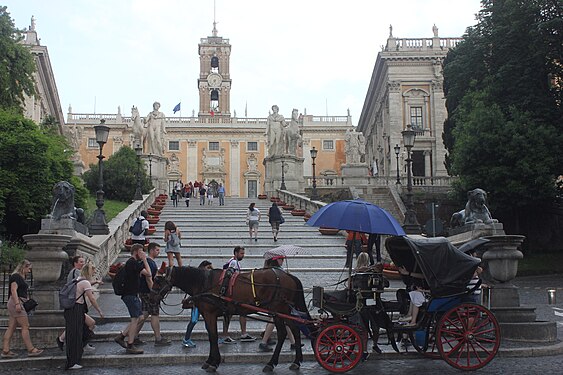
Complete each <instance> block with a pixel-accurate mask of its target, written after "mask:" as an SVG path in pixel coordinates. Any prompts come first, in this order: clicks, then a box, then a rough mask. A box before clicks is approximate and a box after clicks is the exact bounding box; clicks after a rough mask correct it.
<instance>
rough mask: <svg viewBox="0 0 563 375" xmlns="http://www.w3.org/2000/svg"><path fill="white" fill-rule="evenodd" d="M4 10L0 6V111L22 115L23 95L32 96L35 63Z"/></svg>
mask: <svg viewBox="0 0 563 375" xmlns="http://www.w3.org/2000/svg"><path fill="white" fill-rule="evenodd" d="M22 39H23V36H22V33H21V31H20V30H18V29H16V27H15V25H14V21H13V20H12V18H11V17H10V13H8V11H7V8H6V7H5V6H0V61H1V63H0V88H2V89H1V90H0V108H4V109H7V108H13V109H14V110H17V111H18V112H20V113H23V106H22V104H23V102H24V94H25V95H28V96H31V95H34V94H35V86H34V79H33V72H35V69H36V68H35V61H34V59H33V56H32V55H31V53H30V51H29V49H28V48H27V47H26V46H24V45H23V44H21V43H19V42H20V41H21V40H22Z"/></svg>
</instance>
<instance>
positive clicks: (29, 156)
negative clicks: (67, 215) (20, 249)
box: [0, 109, 73, 237]
mask: <svg viewBox="0 0 563 375" xmlns="http://www.w3.org/2000/svg"><path fill="white" fill-rule="evenodd" d="M16 112H17V111H16V110H15V109H12V110H10V111H6V110H2V109H0V224H2V225H3V227H4V228H3V229H4V231H5V232H7V234H8V236H9V237H10V236H12V237H19V236H20V235H21V234H25V233H30V232H34V231H36V230H38V229H39V221H40V219H41V217H43V216H44V215H45V214H47V213H48V212H49V210H50V207H51V190H52V189H53V186H54V184H55V183H57V182H58V181H61V180H69V179H70V178H71V176H72V168H73V167H72V163H71V161H70V160H69V155H68V154H67V153H65V149H68V148H69V146H68V144H67V141H66V140H65V139H64V137H62V136H60V135H58V134H57V133H56V131H55V130H54V129H52V128H40V127H39V126H38V125H37V124H35V123H34V122H33V121H31V120H29V119H26V118H25V117H23V116H22V115H21V114H19V113H16Z"/></svg>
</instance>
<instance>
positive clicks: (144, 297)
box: [139, 293, 160, 316]
mask: <svg viewBox="0 0 563 375" xmlns="http://www.w3.org/2000/svg"><path fill="white" fill-rule="evenodd" d="M150 296H151V295H150V293H139V298H140V299H141V305H142V307H141V309H142V310H143V311H146V312H148V313H149V315H152V316H158V314H159V313H160V303H158V302H157V303H152V302H151V299H150Z"/></svg>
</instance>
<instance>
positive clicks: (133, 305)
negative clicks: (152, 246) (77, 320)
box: [114, 244, 151, 354]
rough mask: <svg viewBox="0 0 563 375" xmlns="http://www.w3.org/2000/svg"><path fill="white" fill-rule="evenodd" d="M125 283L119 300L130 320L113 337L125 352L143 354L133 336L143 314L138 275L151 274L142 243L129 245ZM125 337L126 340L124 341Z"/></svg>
mask: <svg viewBox="0 0 563 375" xmlns="http://www.w3.org/2000/svg"><path fill="white" fill-rule="evenodd" d="M124 267H125V271H124V272H125V284H124V288H123V295H122V296H121V300H122V301H123V303H124V304H125V306H126V307H127V310H128V312H129V316H130V317H131V321H130V322H129V324H128V325H127V327H125V329H124V330H123V331H122V332H120V333H119V335H117V337H116V338H115V339H114V341H115V342H116V343H118V344H119V345H121V346H122V347H123V348H124V349H125V350H126V352H127V354H143V352H144V351H143V349H140V348H137V346H135V343H134V342H135V337H137V334H138V333H139V332H138V331H137V329H138V327H139V317H140V316H141V315H142V314H143V311H142V306H141V300H140V299H139V289H140V287H141V279H140V276H148V275H150V274H151V270H150V268H149V264H148V262H147V255H146V254H145V252H144V251H143V245H140V244H133V246H131V257H130V258H129V259H128V260H127V262H126V263H125V266H124ZM125 337H127V342H126V341H125Z"/></svg>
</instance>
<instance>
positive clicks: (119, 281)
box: [111, 265, 127, 296]
mask: <svg viewBox="0 0 563 375" xmlns="http://www.w3.org/2000/svg"><path fill="white" fill-rule="evenodd" d="M126 276H127V273H126V272H125V265H123V266H122V267H121V268H119V270H118V271H117V273H116V274H115V276H114V277H113V281H112V282H111V286H112V287H113V292H114V293H115V295H116V296H122V295H123V292H124V289H125V279H126Z"/></svg>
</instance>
